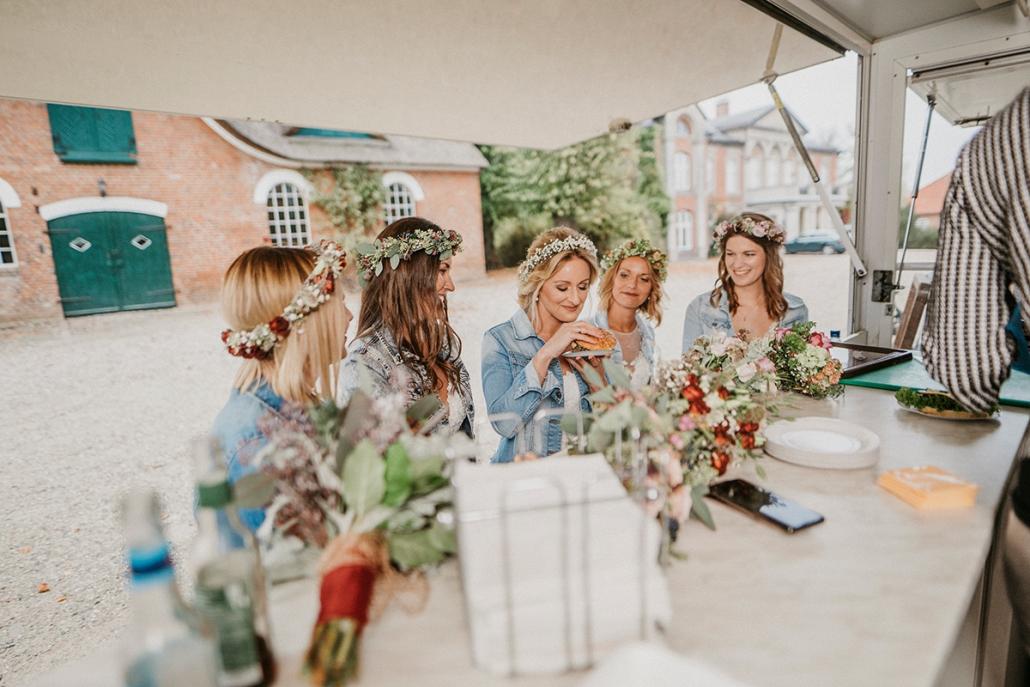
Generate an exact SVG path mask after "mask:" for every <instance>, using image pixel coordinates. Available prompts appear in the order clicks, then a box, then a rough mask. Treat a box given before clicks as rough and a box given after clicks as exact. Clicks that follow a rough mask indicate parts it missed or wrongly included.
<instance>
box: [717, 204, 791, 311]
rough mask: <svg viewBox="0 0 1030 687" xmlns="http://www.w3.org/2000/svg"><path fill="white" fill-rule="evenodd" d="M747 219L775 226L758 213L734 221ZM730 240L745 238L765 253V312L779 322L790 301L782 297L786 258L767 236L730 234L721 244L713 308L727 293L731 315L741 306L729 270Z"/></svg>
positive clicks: (745, 214) (763, 291)
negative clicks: (727, 259) (727, 261)
mask: <svg viewBox="0 0 1030 687" xmlns="http://www.w3.org/2000/svg"><path fill="white" fill-rule="evenodd" d="M744 217H747V218H749V219H751V220H754V221H755V222H769V223H771V224H775V223H776V222H775V221H774V220H773V219H772V218H771V217H767V216H766V215H763V214H761V213H758V212H742V213H740V214H739V215H738V216H737V217H736V218H735V219H741V218H744ZM731 236H743V237H744V238H746V239H747V240H748V241H751V242H752V243H755V244H757V245H758V246H759V247H761V248H762V250H763V251H765V270H764V271H763V272H762V293H763V294H764V295H765V311H766V312H767V313H768V314H769V317H770V318H771V319H772V320H773V321H774V322H779V321H780V320H781V319H783V316H784V315H785V314H786V312H787V299H786V298H784V297H783V258H782V257H781V256H780V244H779V243H777V242H776V241H772V240H770V239H768V238H766V237H764V236H763V237H759V236H754V235H753V234H748V233H746V232H743V231H734V230H730V232H729V233H728V234H726V236H725V237H723V239H722V241H721V242H720V243H719V278H718V279H717V280H716V281H715V288H714V289H713V290H712V297H711V299H710V302H711V304H712V307H718V305H719V301H720V300H721V299H722V293H723V292H725V293H726V298H727V299H728V300H729V305H730V314H733V313H736V312H737V307H738V306H739V305H740V301H739V300H738V298H737V292H736V289H735V288H734V286H733V277H732V276H730V272H729V270H728V269H726V242H727V241H729V239H730V237H731Z"/></svg>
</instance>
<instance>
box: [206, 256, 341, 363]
mask: <svg viewBox="0 0 1030 687" xmlns="http://www.w3.org/2000/svg"><path fill="white" fill-rule="evenodd" d="M309 249H313V250H314V251H315V253H316V254H317V258H316V260H315V267H314V268H313V269H312V270H311V274H309V275H308V276H307V279H305V280H304V285H303V286H301V287H300V291H298V292H297V295H296V296H295V297H294V298H293V300H292V301H290V304H289V305H287V306H286V309H285V310H283V313H282V315H277V316H276V317H273V318H272V319H271V320H269V321H268V322H262V323H261V324H259V325H258V326H256V327H254V328H253V329H245V330H239V331H235V330H232V329H226V330H224V331H223V332H222V343H224V344H225V349H226V350H227V351H229V353H230V354H231V355H235V356H239V357H240V358H248V359H249V358H267V357H269V356H271V355H272V351H273V350H274V349H275V347H276V344H278V343H279V342H280V341H282V340H283V339H285V338H286V337H287V336H288V335H289V333H290V330H292V329H295V328H296V327H297V325H299V324H300V323H301V322H302V321H303V320H304V318H305V317H307V316H308V315H310V314H311V313H312V312H314V311H315V310H318V308H319V306H320V305H322V304H323V303H325V302H326V301H328V300H329V298H330V297H331V296H332V294H333V291H335V290H336V280H337V279H339V278H340V277H341V276H342V275H343V269H344V268H345V267H346V266H347V254H346V253H345V252H344V250H343V248H341V247H340V245H339V244H338V243H336V242H334V241H328V240H324V239H323V240H322V242H321V243H320V244H319V245H318V246H309Z"/></svg>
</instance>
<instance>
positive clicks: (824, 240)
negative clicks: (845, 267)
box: [785, 232, 844, 255]
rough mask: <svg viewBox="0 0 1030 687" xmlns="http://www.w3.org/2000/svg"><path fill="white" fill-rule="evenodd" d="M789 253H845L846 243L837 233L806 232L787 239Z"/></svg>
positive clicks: (786, 245)
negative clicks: (841, 240)
mask: <svg viewBox="0 0 1030 687" xmlns="http://www.w3.org/2000/svg"><path fill="white" fill-rule="evenodd" d="M785 247H786V249H787V252H788V253H822V254H823V255H832V254H834V253H843V252H844V244H843V243H841V242H840V239H839V238H838V237H837V236H836V234H828V233H821V232H820V233H818V234H804V235H802V236H797V237H795V238H792V239H791V240H790V241H787V243H786V244H785Z"/></svg>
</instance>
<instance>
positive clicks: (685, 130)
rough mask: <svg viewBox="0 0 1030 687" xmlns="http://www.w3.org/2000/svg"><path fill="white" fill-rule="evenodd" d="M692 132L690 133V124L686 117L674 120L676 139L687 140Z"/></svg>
mask: <svg viewBox="0 0 1030 687" xmlns="http://www.w3.org/2000/svg"><path fill="white" fill-rule="evenodd" d="M691 133H692V132H691V131H690V122H688V121H687V118H686V117H677V118H676V136H677V137H678V138H687V137H689V136H690V134H691Z"/></svg>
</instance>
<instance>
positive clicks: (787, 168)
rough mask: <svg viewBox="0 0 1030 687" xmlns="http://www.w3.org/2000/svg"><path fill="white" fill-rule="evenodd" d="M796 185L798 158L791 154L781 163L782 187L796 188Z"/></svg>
mask: <svg viewBox="0 0 1030 687" xmlns="http://www.w3.org/2000/svg"><path fill="white" fill-rule="evenodd" d="M797 183H798V157H797V154H796V153H791V154H790V155H788V156H787V157H786V159H784V161H783V185H784V186H797Z"/></svg>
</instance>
